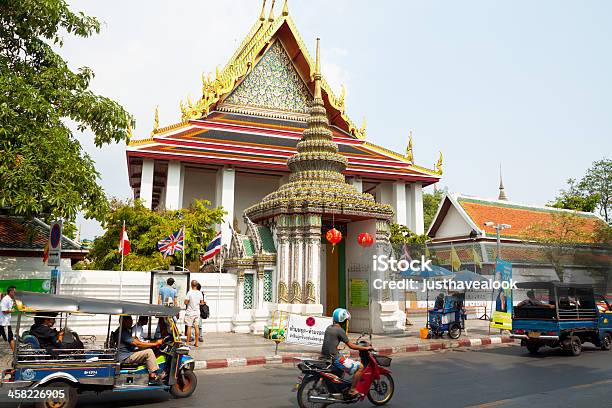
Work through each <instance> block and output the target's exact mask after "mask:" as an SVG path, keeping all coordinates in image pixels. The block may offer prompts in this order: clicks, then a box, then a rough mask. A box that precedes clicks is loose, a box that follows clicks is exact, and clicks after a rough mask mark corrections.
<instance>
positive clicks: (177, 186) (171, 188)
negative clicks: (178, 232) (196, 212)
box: [164, 160, 185, 210]
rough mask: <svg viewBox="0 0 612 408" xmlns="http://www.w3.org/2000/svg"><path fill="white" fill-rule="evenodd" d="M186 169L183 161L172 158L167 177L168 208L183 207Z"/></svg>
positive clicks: (166, 196)
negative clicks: (182, 163)
mask: <svg viewBox="0 0 612 408" xmlns="http://www.w3.org/2000/svg"><path fill="white" fill-rule="evenodd" d="M183 173H184V170H183V166H182V165H181V162H179V161H176V160H170V162H169V163H168V177H167V179H166V191H165V194H164V195H165V204H166V210H179V209H181V207H182V204H183V202H182V201H183V200H182V197H181V195H182V194H181V193H182V192H183V184H184V181H185V179H184V174H183Z"/></svg>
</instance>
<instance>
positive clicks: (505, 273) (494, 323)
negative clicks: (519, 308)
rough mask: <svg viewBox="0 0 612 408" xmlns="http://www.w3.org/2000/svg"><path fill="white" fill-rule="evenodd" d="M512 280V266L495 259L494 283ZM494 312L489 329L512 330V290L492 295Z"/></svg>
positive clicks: (500, 290) (498, 291)
mask: <svg viewBox="0 0 612 408" xmlns="http://www.w3.org/2000/svg"><path fill="white" fill-rule="evenodd" d="M511 279H512V264H511V263H510V262H507V261H502V260H501V259H497V262H496V263H495V281H496V282H500V283H501V282H508V287H510V281H511ZM493 300H494V301H495V310H494V311H493V316H492V320H491V327H492V328H494V329H503V330H512V290H511V289H498V290H496V291H495V292H494V293H493Z"/></svg>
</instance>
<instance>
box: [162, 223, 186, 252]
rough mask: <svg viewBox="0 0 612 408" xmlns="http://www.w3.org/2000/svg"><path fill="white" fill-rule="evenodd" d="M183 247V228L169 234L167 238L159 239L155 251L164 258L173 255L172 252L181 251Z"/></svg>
mask: <svg viewBox="0 0 612 408" xmlns="http://www.w3.org/2000/svg"><path fill="white" fill-rule="evenodd" d="M184 247H185V233H184V231H183V228H181V229H180V230H178V231H176V232H175V233H173V234H171V235H170V236H169V237H167V238H164V239H160V240H159V241H158V242H157V249H159V252H161V253H162V255H163V256H164V258H166V257H167V256H169V255H174V252H177V251H182V250H183V249H184Z"/></svg>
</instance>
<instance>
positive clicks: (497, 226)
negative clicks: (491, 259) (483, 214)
mask: <svg viewBox="0 0 612 408" xmlns="http://www.w3.org/2000/svg"><path fill="white" fill-rule="evenodd" d="M484 226H485V227H493V228H495V232H496V235H497V259H501V241H500V238H499V235H500V231H501V230H505V229H508V228H512V225H510V224H496V223H494V222H493V221H487V222H485V223H484Z"/></svg>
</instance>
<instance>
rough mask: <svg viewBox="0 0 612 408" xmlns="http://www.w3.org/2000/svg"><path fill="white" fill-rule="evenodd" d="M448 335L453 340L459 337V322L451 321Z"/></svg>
mask: <svg viewBox="0 0 612 408" xmlns="http://www.w3.org/2000/svg"><path fill="white" fill-rule="evenodd" d="M448 337H450V338H451V339H453V340H457V339H458V338H459V337H461V325H460V324H459V323H453V324H452V325H451V326H450V327H449V328H448Z"/></svg>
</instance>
